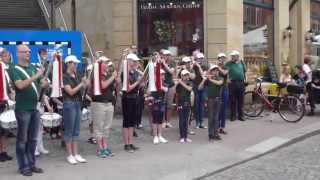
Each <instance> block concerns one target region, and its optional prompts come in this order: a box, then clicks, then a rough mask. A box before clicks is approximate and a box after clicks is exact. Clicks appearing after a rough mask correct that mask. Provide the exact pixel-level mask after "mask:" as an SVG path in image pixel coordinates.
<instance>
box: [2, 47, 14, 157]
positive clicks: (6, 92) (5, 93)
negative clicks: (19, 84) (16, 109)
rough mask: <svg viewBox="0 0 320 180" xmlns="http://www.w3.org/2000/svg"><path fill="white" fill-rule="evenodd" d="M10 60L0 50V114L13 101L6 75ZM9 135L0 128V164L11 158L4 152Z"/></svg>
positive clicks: (4, 51) (9, 57) (6, 54)
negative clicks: (9, 101) (10, 100)
mask: <svg viewBox="0 0 320 180" xmlns="http://www.w3.org/2000/svg"><path fill="white" fill-rule="evenodd" d="M10 60H11V56H10V53H9V52H8V51H7V50H6V49H4V48H0V79H1V81H0V82H1V85H0V86H1V87H0V88H1V89H0V90H1V91H0V113H2V112H3V111H5V109H6V108H7V101H8V100H9V99H14V91H13V89H12V88H11V87H10V84H11V82H10V77H9V73H8V70H9V64H10ZM9 133H10V132H9V131H8V130H6V129H4V128H2V127H1V126H0V162H4V161H10V160H12V157H11V156H9V155H8V153H7V152H6V147H7V135H8V134H9Z"/></svg>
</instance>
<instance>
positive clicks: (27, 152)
mask: <svg viewBox="0 0 320 180" xmlns="http://www.w3.org/2000/svg"><path fill="white" fill-rule="evenodd" d="M15 116H16V119H17V124H18V127H17V142H16V154H17V161H18V165H19V170H22V171H23V170H27V169H30V168H32V167H34V166H35V163H36V159H35V155H34V153H35V150H36V146H37V138H38V132H39V125H40V114H39V111H38V110H36V109H35V110H28V111H18V110H16V111H15Z"/></svg>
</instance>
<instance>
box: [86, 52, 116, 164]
mask: <svg viewBox="0 0 320 180" xmlns="http://www.w3.org/2000/svg"><path fill="white" fill-rule="evenodd" d="M111 64H112V62H111V60H110V59H109V58H107V57H105V56H101V57H100V58H99V59H98V60H97V61H96V62H95V63H94V68H93V72H94V74H93V85H92V86H93V96H92V104H91V108H92V109H94V110H93V111H92V120H93V126H94V132H95V135H96V138H97V147H98V150H97V156H98V157H101V158H105V157H107V156H113V155H114V154H113V153H112V151H111V148H110V146H109V145H108V141H107V138H109V134H110V128H111V125H112V120H113V113H114V104H115V101H116V99H115V88H116V78H117V75H118V73H117V71H112V68H111V67H110V65H111Z"/></svg>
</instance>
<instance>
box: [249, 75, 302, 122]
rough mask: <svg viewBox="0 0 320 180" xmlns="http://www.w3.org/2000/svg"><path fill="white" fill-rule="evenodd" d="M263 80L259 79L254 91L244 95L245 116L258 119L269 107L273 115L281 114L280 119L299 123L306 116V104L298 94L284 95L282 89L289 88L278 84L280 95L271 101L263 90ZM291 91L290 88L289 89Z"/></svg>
mask: <svg viewBox="0 0 320 180" xmlns="http://www.w3.org/2000/svg"><path fill="white" fill-rule="evenodd" d="M261 84H262V78H257V83H256V85H255V88H254V90H253V91H247V92H245V94H244V108H243V111H244V114H245V115H246V116H248V117H258V116H260V115H261V113H262V112H263V111H264V109H265V108H266V107H267V108H269V109H270V110H271V112H273V113H279V115H280V117H281V118H282V119H283V120H285V121H287V122H291V123H294V122H299V121H300V120H301V119H302V118H303V116H304V115H305V111H306V110H305V104H304V101H303V100H302V99H300V98H299V97H298V96H297V95H296V94H292V93H289V92H288V93H287V94H283V93H281V92H282V89H284V88H285V87H287V85H286V84H284V83H277V85H278V87H277V92H278V95H277V96H275V97H274V98H273V100H269V97H268V96H266V95H265V93H264V92H263V91H262V88H261ZM288 91H289V88H288Z"/></svg>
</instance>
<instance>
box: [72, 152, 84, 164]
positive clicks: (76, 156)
mask: <svg viewBox="0 0 320 180" xmlns="http://www.w3.org/2000/svg"><path fill="white" fill-rule="evenodd" d="M74 159H75V160H76V161H78V162H80V163H86V162H87V160H86V159H84V158H83V157H81V156H80V154H77V155H75V156H74Z"/></svg>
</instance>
